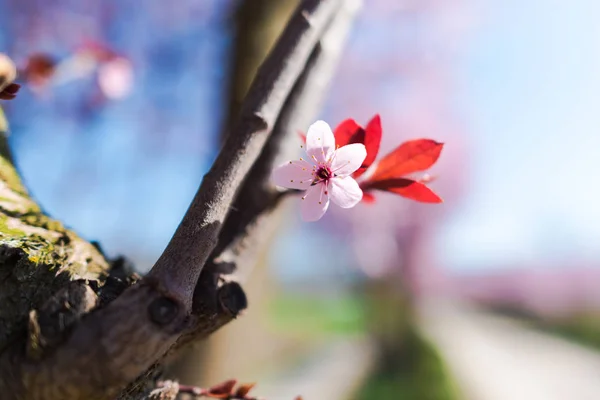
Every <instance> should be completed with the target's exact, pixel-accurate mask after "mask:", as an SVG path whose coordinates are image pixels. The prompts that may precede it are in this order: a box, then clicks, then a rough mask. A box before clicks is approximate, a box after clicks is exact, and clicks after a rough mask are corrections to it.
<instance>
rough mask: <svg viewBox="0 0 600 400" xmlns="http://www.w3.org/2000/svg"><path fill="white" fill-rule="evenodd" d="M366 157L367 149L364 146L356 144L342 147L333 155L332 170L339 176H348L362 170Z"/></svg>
mask: <svg viewBox="0 0 600 400" xmlns="http://www.w3.org/2000/svg"><path fill="white" fill-rule="evenodd" d="M366 156H367V149H366V148H365V145H364V144H360V143H354V144H349V145H347V146H344V147H340V148H339V149H337V150H336V151H335V153H334V154H333V160H332V161H331V170H332V171H333V173H334V174H336V175H337V176H341V177H344V176H348V175H350V174H351V173H353V172H354V171H356V170H357V169H359V168H360V166H361V165H362V163H363V161H364V160H365V157H366Z"/></svg>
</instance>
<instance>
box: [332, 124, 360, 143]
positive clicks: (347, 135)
mask: <svg viewBox="0 0 600 400" xmlns="http://www.w3.org/2000/svg"><path fill="white" fill-rule="evenodd" d="M333 135H334V136H335V144H336V146H340V147H342V146H345V145H347V144H351V143H363V144H364V143H365V130H364V129H363V128H362V126H360V125H359V124H357V123H356V121H355V120H353V119H347V120H345V121H342V122H341V123H340V124H339V125H338V126H337V128H335V131H334V133H333Z"/></svg>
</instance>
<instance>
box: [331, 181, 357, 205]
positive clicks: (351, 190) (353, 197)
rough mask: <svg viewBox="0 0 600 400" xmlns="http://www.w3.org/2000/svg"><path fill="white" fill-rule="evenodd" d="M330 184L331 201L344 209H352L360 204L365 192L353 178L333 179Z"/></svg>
mask: <svg viewBox="0 0 600 400" xmlns="http://www.w3.org/2000/svg"><path fill="white" fill-rule="evenodd" d="M330 182H331V183H330V184H329V196H330V197H331V200H332V201H333V202H334V203H335V204H337V205H338V206H340V207H342V208H351V207H354V206H355V205H357V204H358V202H359V201H360V200H361V199H362V197H363V192H362V190H361V189H360V187H359V186H358V183H357V182H356V181H355V180H354V178H352V177H351V176H346V177H344V178H333V179H332V180H331V181H330Z"/></svg>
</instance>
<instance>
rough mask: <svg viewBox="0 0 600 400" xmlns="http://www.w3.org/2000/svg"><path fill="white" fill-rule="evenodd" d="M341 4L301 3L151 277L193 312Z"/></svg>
mask: <svg viewBox="0 0 600 400" xmlns="http://www.w3.org/2000/svg"><path fill="white" fill-rule="evenodd" d="M340 4H341V0H320V1H319V0H305V1H302V2H301V4H300V6H299V7H298V9H297V10H296V12H295V13H294V16H293V17H292V19H291V20H290V22H289V24H288V25H287V27H286V29H285V31H284V33H283V35H282V36H281V38H280V40H279V41H278V42H277V44H276V45H275V47H274V48H273V50H272V51H271V53H270V54H269V56H268V57H267V59H266V61H265V62H264V64H263V65H262V67H261V68H260V70H259V71H258V74H257V76H256V78H255V80H254V82H253V84H252V86H251V88H250V91H249V92H248V95H247V97H246V101H245V104H244V105H243V107H242V111H241V115H240V118H239V120H238V123H237V124H236V125H235V127H234V128H233V130H232V131H231V133H230V134H229V136H228V137H227V140H226V142H225V144H224V146H223V148H222V150H221V152H220V154H219V156H218V157H217V159H216V160H215V163H214V164H213V166H212V168H211V169H210V171H209V172H208V173H207V174H206V176H205V177H204V180H203V181H202V185H201V186H200V189H199V190H198V193H197V194H196V196H195V198H194V200H193V201H192V204H191V205H190V208H189V209H188V211H187V212H186V214H185V216H184V218H183V220H182V221H181V224H180V225H179V227H178V228H177V231H176V232H175V234H174V236H173V238H172V239H171V242H170V243H169V244H168V246H167V248H166V249H165V251H164V252H163V254H162V256H161V257H160V258H159V260H158V261H157V263H156V264H155V266H154V267H153V268H152V270H151V272H150V276H152V277H154V278H156V279H157V280H159V281H161V283H162V284H164V285H165V287H166V288H167V290H168V291H169V292H171V293H174V294H176V296H177V297H178V298H179V299H180V300H181V301H182V302H183V303H184V304H185V306H186V307H187V308H188V309H191V306H192V297H193V293H194V289H195V286H196V282H197V281H198V278H199V276H200V273H201V271H202V268H203V266H204V264H205V262H206V261H207V259H208V257H209V256H210V254H211V252H212V250H213V249H214V247H215V246H216V244H217V239H218V235H219V232H220V230H221V226H222V223H223V221H224V219H225V216H226V215H227V214H228V212H229V210H230V207H231V204H232V201H233V198H234V195H235V193H236V191H237V189H238V187H239V185H240V183H241V182H242V180H243V179H244V177H245V176H246V174H247V173H248V171H249V170H250V168H251V166H252V164H253V163H254V162H255V160H256V159H257V158H258V156H259V154H260V152H261V150H262V148H263V146H264V144H265V143H266V141H267V139H268V138H269V136H270V134H271V131H272V130H273V127H274V125H275V122H276V121H277V118H278V116H279V113H280V111H281V108H282V107H283V105H284V103H285V101H286V99H287V97H288V95H289V93H290V91H291V90H292V88H293V86H294V84H295V83H296V81H297V79H298V77H299V76H300V74H301V72H302V71H303V70H304V67H305V65H306V62H307V60H308V58H309V56H310V54H311V52H312V51H313V49H314V47H315V45H316V43H317V41H318V40H319V38H320V36H321V35H322V33H323V31H324V30H325V27H326V26H327V24H328V23H329V22H330V21H331V19H332V17H333V14H334V13H335V12H336V10H337V9H338V8H339V6H340Z"/></svg>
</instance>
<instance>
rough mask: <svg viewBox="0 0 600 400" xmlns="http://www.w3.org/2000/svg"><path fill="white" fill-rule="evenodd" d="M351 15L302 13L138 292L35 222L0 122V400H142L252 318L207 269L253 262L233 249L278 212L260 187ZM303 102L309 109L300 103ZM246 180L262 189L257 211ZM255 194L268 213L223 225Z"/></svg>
mask: <svg viewBox="0 0 600 400" xmlns="http://www.w3.org/2000/svg"><path fill="white" fill-rule="evenodd" d="M356 3H357V1H356V0H303V1H301V2H300V4H299V6H298V8H297V9H296V11H295V12H294V14H293V16H292V18H291V19H290V21H289V23H288V24H287V26H286V28H285V30H284V32H283V33H282V35H281V37H280V39H279V40H278V42H277V43H276V44H275V46H274V47H273V49H272V51H271V52H270V54H269V56H268V57H267V59H266V60H265V62H264V63H263V64H262V66H261V68H260V69H259V71H258V73H257V75H256V77H255V79H254V82H253V84H252V85H251V87H250V89H249V91H248V95H247V96H246V99H245V101H244V103H243V105H242V107H241V111H240V115H239V117H238V119H237V122H236V124H235V126H234V127H232V128H231V129H230V132H229V135H228V136H227V139H226V141H225V144H224V146H223V148H222V150H221V152H220V153H219V155H218V156H217V159H216V161H215V163H214V165H213V166H212V168H211V169H210V171H209V172H208V173H207V175H206V176H205V177H204V180H203V182H202V184H201V186H200V188H199V189H198V192H197V194H196V196H195V198H194V199H193V201H192V203H191V205H190V208H189V209H188V211H187V212H186V214H185V215H184V217H183V220H182V222H181V224H180V226H179V227H178V229H177V231H176V232H175V234H174V236H173V238H172V239H171V242H170V243H169V245H168V246H167V248H166V249H165V252H164V253H163V255H162V256H161V257H160V258H159V260H158V261H157V263H156V264H155V266H154V267H153V268H152V270H151V271H150V273H149V274H148V276H146V277H144V278H141V277H139V276H137V275H136V274H134V273H133V272H132V270H131V268H129V267H128V265H127V263H126V262H124V261H123V260H122V259H119V260H113V261H109V260H106V258H105V257H104V256H103V255H102V252H101V251H100V249H99V247H98V246H97V245H94V244H92V243H89V242H87V241H85V240H83V239H82V238H80V237H79V236H78V235H77V234H76V233H75V232H73V231H72V230H69V229H67V228H65V227H64V226H63V225H62V224H61V223H60V222H59V221H56V220H54V219H52V218H50V217H49V216H47V215H46V214H45V213H44V212H43V210H42V209H41V208H40V207H39V206H38V205H37V203H36V202H35V201H34V200H33V199H32V198H31V197H30V196H29V194H28V192H27V190H26V189H25V188H24V186H23V185H22V183H21V180H20V178H19V175H18V173H17V171H16V169H15V167H14V165H13V163H12V161H11V160H12V158H11V156H10V153H9V149H8V146H7V143H6V134H5V132H6V130H7V124H6V121H5V120H4V118H0V130H2V131H4V132H3V135H2V137H0V300H1V302H0V393H2V399H8V400H12V399H28V400H29V399H31V400H37V399H40V400H64V399H75V400H77V399H81V400H95V399H98V400H105V399H115V398H119V399H143V398H147V396H149V393H151V391H152V389H153V386H152V385H153V382H154V380H155V378H156V377H157V376H158V374H160V364H161V363H162V362H164V360H165V359H166V358H169V357H170V356H172V355H173V354H175V353H177V352H179V351H181V350H182V349H184V348H185V347H186V346H187V345H189V344H190V343H193V342H195V341H197V340H200V339H202V338H204V337H206V336H208V335H210V334H211V333H212V332H214V331H215V330H217V329H219V328H220V327H222V326H223V325H225V324H227V323H228V322H230V321H231V320H233V319H234V318H235V317H236V316H237V315H238V314H239V312H240V311H242V310H243V309H244V308H246V306H247V304H246V297H245V294H244V291H243V289H242V287H241V285H240V284H239V283H236V282H230V281H226V280H224V279H222V274H224V273H229V272H231V271H225V270H224V269H223V267H222V266H221V267H219V266H218V265H219V263H218V262H216V261H215V258H217V257H219V256H221V255H222V254H225V253H227V251H228V249H231V248H235V249H236V250H235V251H233V254H235V255H236V257H237V258H236V259H235V260H234V261H233V263H234V264H235V265H236V266H237V265H238V264H239V262H240V261H241V260H244V261H245V262H247V261H248V260H247V259H248V258H249V256H248V253H245V252H241V251H239V249H240V245H239V244H240V243H247V242H248V240H246V239H252V238H251V236H257V237H258V236H260V234H259V231H257V230H256V229H255V228H254V227H256V226H260V225H263V224H262V223H261V222H259V221H263V220H267V219H268V215H269V214H270V213H271V211H272V209H273V208H274V207H275V206H276V204H277V201H272V200H273V199H275V200H277V199H278V198H279V197H278V195H276V194H275V192H274V191H273V189H274V188H273V187H271V186H269V185H268V184H266V180H267V176H265V175H266V174H267V173H268V171H269V170H270V168H271V166H272V164H273V162H274V161H275V159H276V158H277V155H278V154H279V155H281V152H282V147H281V143H282V142H283V139H282V138H283V136H285V134H286V133H288V134H290V133H291V134H294V135H295V132H291V127H292V126H294V127H295V126H297V124H300V123H301V124H302V125H304V124H305V123H306V122H305V121H306V118H308V117H307V116H308V115H311V114H310V113H315V112H316V107H317V106H316V104H318V102H319V101H320V100H321V99H322V97H323V93H324V88H325V85H324V82H323V81H322V79H321V80H319V77H320V76H330V74H331V73H332V71H333V70H332V68H333V65H335V61H336V60H337V56H338V55H339V50H340V48H341V46H342V44H343V38H342V37H343V36H345V34H344V33H343V30H340V27H343V26H345V27H346V28H345V29H347V26H348V25H349V23H350V21H351V20H352V15H353V13H354V11H355V9H356ZM327 38H329V39H327ZM340 38H342V39H341V40H340ZM327 43H329V50H328V51H324V50H326V49H327V48H328V47H327ZM323 55H329V57H325V56H323ZM332 56H333V57H332ZM319 65H320V67H317V66H319ZM327 73H329V75H327ZM325 79H327V78H325ZM309 89H315V93H316V96H315V95H314V94H313V95H312V96H307V93H309V92H310V91H309ZM305 108H306V109H307V110H309V111H310V112H309V113H308V114H306V113H305V110H304V109H305ZM1 116H2V114H0V117H1ZM288 136H289V135H288ZM254 180H258V181H260V182H261V184H260V185H256V187H257V188H258V189H257V190H258V192H257V193H259V194H260V196H258V197H257V196H256V194H255V193H253V191H252V189H251V187H252V183H253V182H251V181H254ZM263 193H268V194H269V196H267V197H264V198H265V199H267V200H269V202H271V203H270V204H260V202H259V204H258V206H256V205H253V206H252V207H251V210H250V211H249V212H243V213H241V214H239V213H231V212H230V211H231V210H232V209H233V208H234V207H232V206H233V205H234V204H235V205H236V207H237V208H238V209H239V208H240V206H239V204H241V203H243V202H244V201H245V200H244V199H246V198H254V199H257V198H263V197H262V194H263ZM248 196H249V197H248ZM246 237H247V238H246ZM245 238H246V239H245ZM241 247H247V246H241Z"/></svg>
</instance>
